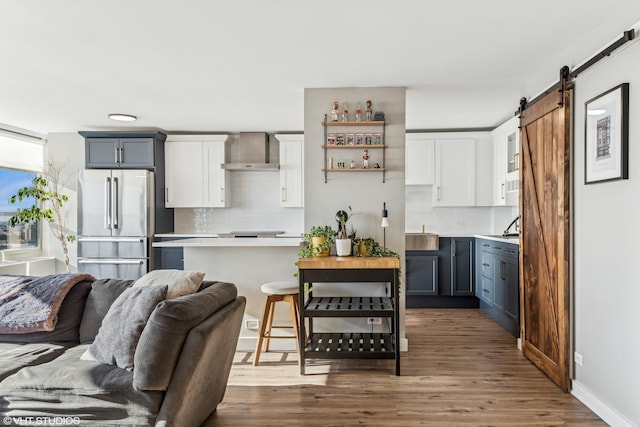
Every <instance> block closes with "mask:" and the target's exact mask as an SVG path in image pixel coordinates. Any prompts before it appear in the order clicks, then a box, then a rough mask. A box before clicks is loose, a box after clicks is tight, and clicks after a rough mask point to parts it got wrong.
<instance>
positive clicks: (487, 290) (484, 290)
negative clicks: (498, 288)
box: [482, 289, 491, 292]
mask: <svg viewBox="0 0 640 427" xmlns="http://www.w3.org/2000/svg"><path fill="white" fill-rule="evenodd" d="M482 292H491V291H490V290H489V289H483V290H482Z"/></svg>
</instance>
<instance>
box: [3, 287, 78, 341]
mask: <svg viewBox="0 0 640 427" xmlns="http://www.w3.org/2000/svg"><path fill="white" fill-rule="evenodd" d="M90 290H91V282H90V281H82V282H79V283H76V284H75V285H74V286H73V287H72V288H71V290H69V293H68V294H67V295H66V296H65V298H64V300H63V301H62V305H61V306H60V310H59V311H58V322H57V323H56V326H55V328H54V329H53V331H50V332H31V333H28V334H0V342H20V343H29V342H43V341H48V342H52V341H73V342H78V329H79V326H80V322H81V320H82V313H83V311H84V306H85V301H86V300H87V295H88V294H89V291H90Z"/></svg>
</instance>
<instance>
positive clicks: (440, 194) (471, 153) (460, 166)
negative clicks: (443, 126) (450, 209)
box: [432, 138, 476, 207]
mask: <svg viewBox="0 0 640 427" xmlns="http://www.w3.org/2000/svg"><path fill="white" fill-rule="evenodd" d="M475 148H476V146H475V140H473V139H466V138H465V139H436V140H435V180H434V188H433V201H432V204H433V206H434V207H435V206H475V204H476V191H475V171H476V167H475V165H476V149H475Z"/></svg>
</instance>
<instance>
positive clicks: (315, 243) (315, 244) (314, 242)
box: [311, 237, 330, 256]
mask: <svg viewBox="0 0 640 427" xmlns="http://www.w3.org/2000/svg"><path fill="white" fill-rule="evenodd" d="M326 240H327V238H326V237H312V238H311V247H312V248H313V251H312V254H313V256H329V251H330V249H326V250H324V251H321V250H320V249H319V247H320V245H322V244H323V243H324V242H325V241H326Z"/></svg>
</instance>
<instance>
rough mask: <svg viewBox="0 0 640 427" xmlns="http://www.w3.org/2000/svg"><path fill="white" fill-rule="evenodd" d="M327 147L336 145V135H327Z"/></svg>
mask: <svg viewBox="0 0 640 427" xmlns="http://www.w3.org/2000/svg"><path fill="white" fill-rule="evenodd" d="M327 145H336V135H335V134H334V133H329V134H327Z"/></svg>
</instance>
